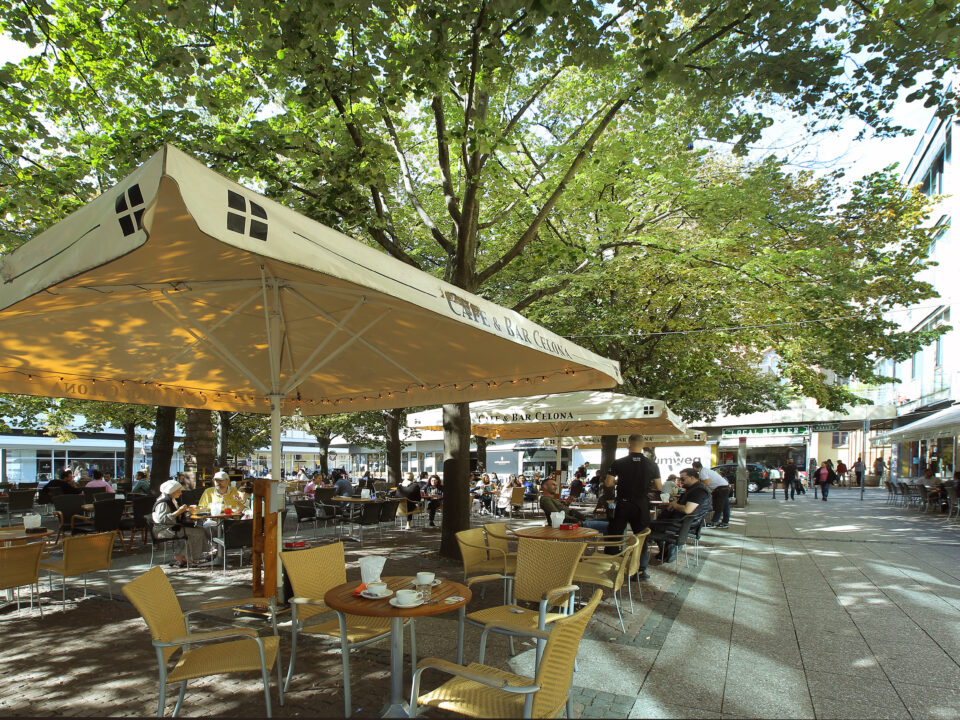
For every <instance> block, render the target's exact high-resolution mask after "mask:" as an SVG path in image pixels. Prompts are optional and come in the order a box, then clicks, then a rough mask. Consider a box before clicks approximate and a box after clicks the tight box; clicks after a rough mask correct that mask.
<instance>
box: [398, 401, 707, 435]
mask: <svg viewBox="0 0 960 720" xmlns="http://www.w3.org/2000/svg"><path fill="white" fill-rule="evenodd" d="M470 423H471V425H472V428H473V430H472V432H473V433H474V434H475V435H481V436H483V437H490V438H492V437H497V438H503V439H511V438H514V439H518V438H539V437H560V438H563V437H573V436H580V435H630V434H633V433H641V434H644V435H650V436H666V437H674V436H677V435H682V434H684V433H686V432H687V426H686V425H685V424H684V422H683V421H682V420H681V419H680V418H679V417H678V416H677V415H675V414H674V413H673V412H672V411H671V410H670V409H669V408H668V407H667V405H666V403H664V402H663V401H662V400H650V399H648V398H639V397H632V396H630V395H621V394H620V393H612V392H600V391H592V392H570V393H562V394H551V395H536V396H532V397H520V398H510V399H508V400H491V401H487V402H478V403H473V404H472V405H471V406H470ZM407 426H408V427H411V428H414V429H423V430H437V429H442V428H443V413H442V411H441V410H440V409H439V408H436V409H432V410H424V411H423V412H419V413H412V414H410V415H408V416H407ZM684 444H689V443H684Z"/></svg>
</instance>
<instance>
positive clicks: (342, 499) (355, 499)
mask: <svg viewBox="0 0 960 720" xmlns="http://www.w3.org/2000/svg"><path fill="white" fill-rule="evenodd" d="M330 500H332V501H333V502H352V503H372V502H383V500H381V499H380V498H375V497H372V498H362V497H360V496H359V495H358V496H357V497H347V496H346V495H334V496H333V497H332V498H330Z"/></svg>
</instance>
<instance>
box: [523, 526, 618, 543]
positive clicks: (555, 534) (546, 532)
mask: <svg viewBox="0 0 960 720" xmlns="http://www.w3.org/2000/svg"><path fill="white" fill-rule="evenodd" d="M513 534H514V535H516V536H517V537H525V538H534V539H536V540H587V539H588V538H592V537H596V536H597V535H599V534H600V531H599V530H595V529H593V528H588V527H583V526H582V525H581V526H580V527H578V528H577V529H576V530H560V529H558V528H553V527H550V526H549V525H540V526H538V527H528V528H517V529H515V530H514V531H513Z"/></svg>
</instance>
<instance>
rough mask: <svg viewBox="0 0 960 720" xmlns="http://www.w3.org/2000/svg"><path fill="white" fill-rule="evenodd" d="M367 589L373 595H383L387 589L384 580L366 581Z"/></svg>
mask: <svg viewBox="0 0 960 720" xmlns="http://www.w3.org/2000/svg"><path fill="white" fill-rule="evenodd" d="M367 590H368V591H370V593H371V594H373V595H383V594H384V593H385V592H386V591H387V584H386V583H385V582H380V581H375V582H369V583H367Z"/></svg>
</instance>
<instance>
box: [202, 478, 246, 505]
mask: <svg viewBox="0 0 960 720" xmlns="http://www.w3.org/2000/svg"><path fill="white" fill-rule="evenodd" d="M211 505H219V506H220V507H221V508H224V509H225V508H230V509H231V510H233V511H234V512H237V513H242V512H243V511H244V510H246V509H247V503H246V502H245V501H244V499H243V497H241V495H240V493H239V492H238V491H237V489H236V488H235V487H232V486H231V485H230V476H229V475H227V474H226V473H225V472H224V471H223V470H221V471H219V472H217V473H214V475H213V487H208V488H207V489H206V490H204V491H203V495H201V496H200V500H199V501H198V502H197V509H198V510H209V509H210V506H211Z"/></svg>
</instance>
